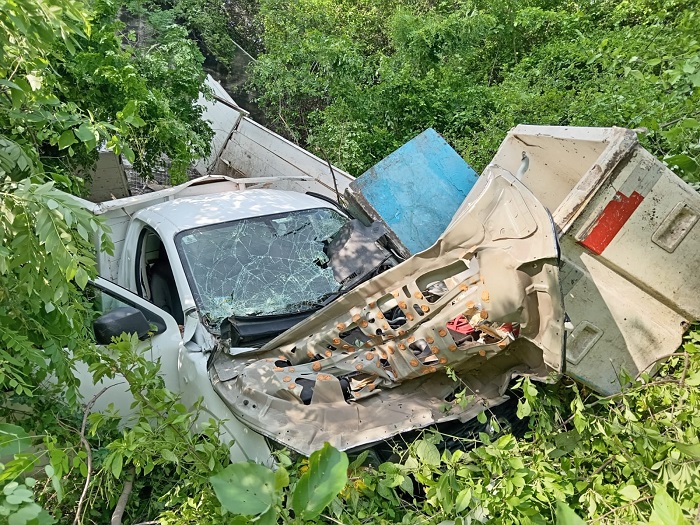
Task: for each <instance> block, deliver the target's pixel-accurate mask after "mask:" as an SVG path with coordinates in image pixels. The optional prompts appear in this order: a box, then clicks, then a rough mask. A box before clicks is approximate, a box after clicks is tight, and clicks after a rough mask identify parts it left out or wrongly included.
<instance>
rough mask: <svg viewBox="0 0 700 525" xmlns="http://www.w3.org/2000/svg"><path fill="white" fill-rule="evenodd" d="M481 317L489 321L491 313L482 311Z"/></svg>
mask: <svg viewBox="0 0 700 525" xmlns="http://www.w3.org/2000/svg"><path fill="white" fill-rule="evenodd" d="M479 317H481V318H482V319H488V318H489V313H488V312H487V311H486V310H481V313H480V314H479Z"/></svg>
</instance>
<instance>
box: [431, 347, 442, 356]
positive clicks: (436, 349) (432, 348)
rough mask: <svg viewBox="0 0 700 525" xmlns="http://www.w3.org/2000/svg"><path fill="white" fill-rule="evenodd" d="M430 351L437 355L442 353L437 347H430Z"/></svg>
mask: <svg viewBox="0 0 700 525" xmlns="http://www.w3.org/2000/svg"><path fill="white" fill-rule="evenodd" d="M430 351H431V352H432V353H433V354H436V355H437V354H439V353H440V349H439V348H438V347H437V346H432V347H430Z"/></svg>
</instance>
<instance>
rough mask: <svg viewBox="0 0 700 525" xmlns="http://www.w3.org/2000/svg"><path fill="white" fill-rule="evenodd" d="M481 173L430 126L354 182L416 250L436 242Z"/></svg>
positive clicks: (377, 212)
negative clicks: (478, 173)
mask: <svg viewBox="0 0 700 525" xmlns="http://www.w3.org/2000/svg"><path fill="white" fill-rule="evenodd" d="M476 178H477V174H476V172H475V171H474V170H473V169H472V168H471V167H470V166H469V165H468V164H467V163H466V162H464V160H463V159H462V157H460V156H459V154H458V153H457V152H456V151H455V150H453V149H452V148H451V147H450V146H449V144H447V142H446V141H445V139H443V138H442V137H441V136H440V135H438V133H437V132H436V131H435V130H434V129H432V128H429V129H427V130H425V131H424V132H423V133H421V134H420V135H418V136H417V137H415V138H414V139H412V140H410V141H409V142H407V143H406V144H404V145H403V146H401V147H400V148H399V149H397V150H396V151H394V152H393V153H392V154H390V155H389V156H388V157H386V158H384V159H383V160H381V161H380V162H378V163H377V164H376V165H375V166H373V167H372V168H370V169H369V170H368V171H366V172H365V173H364V174H362V175H361V176H360V177H358V178H357V179H355V180H354V181H353V182H352V183H350V188H351V191H352V193H354V194H355V195H357V194H358V193H360V194H361V195H362V197H364V199H359V200H360V201H364V202H362V206H363V207H367V205H369V207H371V210H367V211H370V215H374V216H375V217H374V218H375V219H377V218H379V219H381V220H382V221H383V222H384V223H385V224H386V225H387V226H388V227H389V228H390V229H391V230H392V231H393V232H394V234H395V235H396V237H397V238H398V240H399V241H400V242H401V244H403V246H404V247H405V248H406V250H407V251H408V252H409V253H410V254H414V253H418V252H420V251H423V250H425V249H426V248H428V247H430V246H431V245H432V244H433V243H434V242H435V241H436V240H437V239H438V237H439V236H440V235H441V234H442V232H443V231H444V230H445V228H446V227H447V225H448V224H449V223H450V221H451V220H452V216H453V215H454V214H455V212H456V211H457V208H459V206H460V204H462V201H463V200H464V198H465V197H466V195H467V193H469V190H471V189H472V187H473V186H474V184H475V183H476Z"/></svg>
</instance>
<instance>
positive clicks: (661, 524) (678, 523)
mask: <svg viewBox="0 0 700 525" xmlns="http://www.w3.org/2000/svg"><path fill="white" fill-rule="evenodd" d="M688 523H689V522H688V520H686V519H685V516H683V510H682V509H681V506H680V505H679V504H678V503H676V502H675V501H673V498H671V496H669V495H668V493H667V492H666V491H665V490H664V489H663V487H657V489H656V496H654V503H653V507H652V511H651V516H650V517H649V525H687V524H688Z"/></svg>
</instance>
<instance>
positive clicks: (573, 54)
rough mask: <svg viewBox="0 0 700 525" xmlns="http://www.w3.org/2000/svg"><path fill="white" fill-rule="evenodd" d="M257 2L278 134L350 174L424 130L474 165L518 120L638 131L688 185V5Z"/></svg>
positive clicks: (694, 48)
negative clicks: (642, 130) (436, 134)
mask: <svg viewBox="0 0 700 525" xmlns="http://www.w3.org/2000/svg"><path fill="white" fill-rule="evenodd" d="M346 4H348V3H347V2H343V1H316V0H301V1H300V2H294V3H292V4H288V3H280V2H278V1H277V0H264V1H263V2H261V18H262V20H263V23H264V28H265V32H264V35H263V36H264V43H265V53H263V54H262V55H261V56H260V57H259V58H258V61H257V63H255V64H254V65H253V66H252V69H251V71H252V74H253V80H252V85H253V87H254V88H255V89H256V92H257V93H259V102H260V103H261V104H262V105H263V107H264V108H265V110H266V112H267V116H268V118H269V119H270V120H271V122H272V123H273V125H274V126H275V127H276V129H277V130H278V131H280V132H281V133H283V134H285V135H287V136H288V137H289V138H291V139H293V140H296V141H298V142H300V143H301V144H302V145H304V146H308V147H310V149H312V150H313V151H315V152H316V153H318V154H320V155H322V156H324V157H329V158H330V160H332V161H334V162H336V163H337V164H339V165H340V166H342V167H344V168H345V169H347V170H349V171H350V172H351V173H353V174H356V175H359V174H361V173H362V172H363V171H365V170H366V169H368V168H369V167H370V166H371V165H372V164H374V163H375V162H377V161H378V160H380V159H381V158H383V157H384V156H386V155H387V154H388V153H390V152H391V151H392V150H394V149H395V148H397V147H398V146H399V145H401V144H403V143H404V142H405V141H406V140H408V139H410V138H412V137H413V136H415V135H416V134H418V133H420V132H421V131H423V130H424V129H425V128H427V127H434V128H435V129H436V130H437V131H438V132H440V133H441V134H442V135H443V136H445V138H446V139H447V140H448V141H449V142H450V143H451V144H452V145H453V146H454V147H455V148H456V149H457V151H458V152H459V153H460V154H462V155H463V156H464V157H465V158H466V159H467V160H468V161H469V162H470V163H471V164H472V165H474V166H475V168H477V169H482V168H483V167H484V166H485V165H486V164H487V163H488V161H489V160H490V159H491V157H492V156H493V154H494V152H495V150H496V148H497V147H498V145H499V144H500V142H501V141H502V140H503V137H504V136H505V133H506V132H507V131H508V129H509V128H511V127H512V126H514V125H516V124H521V123H525V124H551V125H577V126H613V125H614V126H623V127H631V128H637V127H646V128H647V129H648V130H649V131H648V133H647V134H646V135H644V136H643V138H642V140H643V141H644V144H645V146H646V147H648V148H649V149H650V150H651V151H652V152H653V153H654V154H655V155H657V156H658V157H659V158H661V159H663V160H665V161H666V162H667V163H668V164H669V165H670V166H671V167H672V168H673V169H674V170H675V171H676V172H677V173H678V174H680V175H682V176H683V177H684V178H686V179H687V180H689V181H691V182H698V180H700V179H698V177H700V171H699V168H698V165H699V162H700V158H699V157H698V155H700V151H699V150H698V143H699V141H700V129H699V128H698V119H697V117H698V115H697V105H698V99H699V97H700V85H699V84H700V82H699V80H700V76H698V75H699V73H698V71H700V69H698V67H699V66H698V62H697V61H698V45H699V44H698V42H697V34H698V32H699V30H700V18H698V16H697V12H698V5H697V2H695V1H693V0H678V1H674V2H653V1H648V0H632V1H630V2H622V3H618V2H594V3H590V4H572V3H570V2H567V1H559V0H553V1H542V0H519V1H517V2H488V3H487V2H480V1H478V0H470V1H462V2H456V3H455V2H449V3H447V2H435V3H431V4H422V3H418V4H416V3H413V2H405V1H383V2H379V3H373V4H372V6H369V5H366V4H364V3H360V4H356V3H353V6H349V5H346Z"/></svg>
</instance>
